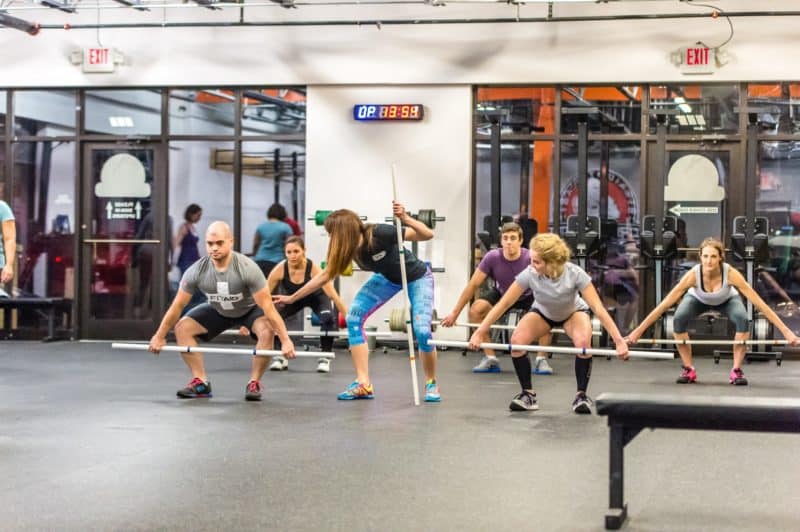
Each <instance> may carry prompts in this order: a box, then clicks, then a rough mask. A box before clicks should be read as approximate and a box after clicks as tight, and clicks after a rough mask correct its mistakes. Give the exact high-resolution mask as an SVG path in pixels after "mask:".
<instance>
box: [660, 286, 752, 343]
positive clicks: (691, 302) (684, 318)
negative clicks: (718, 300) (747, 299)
mask: <svg viewBox="0 0 800 532" xmlns="http://www.w3.org/2000/svg"><path fill="white" fill-rule="evenodd" d="M707 310H716V311H717V312H720V313H722V314H724V315H726V316H728V319H729V320H731V321H732V322H733V323H734V324H735V325H736V332H737V333H743V332H750V322H749V321H748V320H747V311H746V310H745V308H744V304H743V303H742V298H740V297H739V296H733V297H732V298H730V299H729V300H728V301H726V302H725V303H723V304H722V305H716V306H715V305H706V304H705V303H701V302H700V301H698V300H697V299H695V298H694V297H692V296H690V295H689V294H686V295H685V296H683V300H682V301H681V303H680V305H678V308H677V309H676V310H675V317H674V318H673V320H672V328H673V330H674V331H675V332H676V333H678V334H681V333H685V332H686V331H687V330H688V328H689V320H690V319H692V318H694V317H696V316H698V315H699V314H702V313H703V312H706V311H707Z"/></svg>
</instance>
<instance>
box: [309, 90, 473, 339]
mask: <svg viewBox="0 0 800 532" xmlns="http://www.w3.org/2000/svg"><path fill="white" fill-rule="evenodd" d="M392 102H394V103H421V104H423V105H424V106H425V111H426V113H427V114H426V116H425V120H424V121H422V122H406V123H400V122H372V123H368V122H356V121H355V120H353V117H352V109H353V105H354V104H356V103H392ZM471 102H472V92H471V88H470V87H469V86H461V87H458V86H453V87H423V86H419V87H403V88H398V87H341V88H333V87H316V86H312V87H309V88H308V131H307V137H306V149H307V153H308V154H309V156H308V159H307V168H306V190H307V193H306V212H307V213H309V215H310V214H312V213H314V212H315V211H317V210H334V209H341V208H348V209H351V210H354V211H356V212H357V213H359V214H360V215H363V216H366V217H367V218H368V220H370V221H381V222H383V219H384V217H386V216H391V212H392V170H391V165H392V163H394V164H395V165H396V169H397V170H396V176H397V181H398V183H397V186H398V191H397V193H398V196H399V199H400V201H401V202H402V203H403V204H404V205H405V206H406V207H407V208H408V209H409V210H410V211H411V212H417V211H419V210H420V209H436V213H437V215H443V216H445V217H446V218H447V221H445V222H441V223H439V224H438V225H437V226H436V231H435V238H434V240H433V241H432V242H427V243H423V244H421V245H420V249H419V255H420V258H421V259H423V260H428V261H431V262H432V264H433V266H436V267H442V266H444V267H445V268H446V269H447V271H446V273H436V274H434V277H435V284H436V293H435V308H436V309H437V310H439V313H440V315H442V314H443V313H445V314H446V313H447V312H449V310H450V309H451V308H452V306H453V305H454V304H455V301H456V299H457V298H458V295H459V293H460V292H461V289H462V288H463V287H464V285H465V283H466V281H467V279H468V278H469V275H470V274H471V272H470V271H469V264H470V253H469V244H470V225H469V216H470V214H469V213H470V209H469V205H471V197H470V189H469V182H470V179H469V176H470V168H471V157H472V155H471V154H472V151H471V130H472V115H471ZM305 231H306V239H307V241H308V254H309V256H310V257H311V258H312V259H313V260H317V261H319V260H322V259H323V258H324V257H325V254H326V251H327V246H328V237H327V234H326V233H325V230H324V229H323V228H321V227H316V226H315V225H314V222H312V221H306V226H305ZM409 247H410V246H409ZM369 275H370V274H369V273H366V272H364V273H362V272H355V273H354V275H353V277H352V278H342V280H341V290H342V296H343V297H344V299H345V301H350V300H351V299H352V296H353V295H354V294H355V292H356V290H358V288H359V287H360V286H361V285H362V284H363V283H364V282H365V281H366V279H367V278H368V276H369ZM402 306H403V303H402V299H401V298H400V297H399V296H396V297H395V298H394V299H392V300H391V301H390V302H389V303H387V304H386V305H384V307H383V308H382V309H381V310H380V311H378V312H376V314H375V315H373V317H372V318H371V319H370V320H369V321H368V323H369V324H371V325H377V326H379V328H380V329H381V330H388V326H387V325H386V324H384V323H383V319H384V318H387V317H388V316H389V311H390V310H391V309H392V308H399V307H402ZM443 311H444V312H443ZM437 336H438V337H440V338H446V337H454V338H459V339H464V338H465V333H464V332H463V331H452V330H451V331H447V332H442V333H437Z"/></svg>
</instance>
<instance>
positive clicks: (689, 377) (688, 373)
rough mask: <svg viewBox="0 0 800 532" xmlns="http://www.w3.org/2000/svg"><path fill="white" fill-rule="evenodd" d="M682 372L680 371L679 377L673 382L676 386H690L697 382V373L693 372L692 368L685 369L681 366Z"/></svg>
mask: <svg viewBox="0 0 800 532" xmlns="http://www.w3.org/2000/svg"><path fill="white" fill-rule="evenodd" d="M682 368H683V370H682V371H681V375H680V377H678V378H677V379H676V380H675V382H677V383H678V384H690V383H692V382H695V381H696V380H697V372H696V371H695V370H694V368H693V367H688V368H687V367H686V366H682Z"/></svg>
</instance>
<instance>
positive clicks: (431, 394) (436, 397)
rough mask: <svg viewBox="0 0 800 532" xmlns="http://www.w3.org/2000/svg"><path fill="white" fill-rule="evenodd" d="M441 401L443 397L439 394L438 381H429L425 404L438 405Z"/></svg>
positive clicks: (426, 387)
mask: <svg viewBox="0 0 800 532" xmlns="http://www.w3.org/2000/svg"><path fill="white" fill-rule="evenodd" d="M441 400H442V396H441V394H440V393H439V384H438V383H437V382H436V381H428V383H427V384H426V385H425V402H426V403H438V402H439V401H441Z"/></svg>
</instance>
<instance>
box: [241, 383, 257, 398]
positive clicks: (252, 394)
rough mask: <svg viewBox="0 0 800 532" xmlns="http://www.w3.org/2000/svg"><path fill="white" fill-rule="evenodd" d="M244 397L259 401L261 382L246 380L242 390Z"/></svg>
mask: <svg viewBox="0 0 800 532" xmlns="http://www.w3.org/2000/svg"><path fill="white" fill-rule="evenodd" d="M244 398H245V399H246V400H248V401H260V400H261V383H260V382H259V381H250V382H248V383H247V388H245V390H244Z"/></svg>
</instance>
